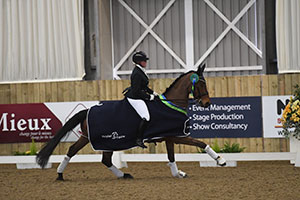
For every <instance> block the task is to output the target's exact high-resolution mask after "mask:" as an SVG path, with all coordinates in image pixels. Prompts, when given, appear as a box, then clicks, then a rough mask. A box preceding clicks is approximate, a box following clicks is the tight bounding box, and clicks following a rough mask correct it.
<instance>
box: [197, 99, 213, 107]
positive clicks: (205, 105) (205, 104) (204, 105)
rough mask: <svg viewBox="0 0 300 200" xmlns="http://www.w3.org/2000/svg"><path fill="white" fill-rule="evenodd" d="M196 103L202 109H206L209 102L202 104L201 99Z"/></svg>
mask: <svg viewBox="0 0 300 200" xmlns="http://www.w3.org/2000/svg"><path fill="white" fill-rule="evenodd" d="M197 103H198V104H199V105H200V106H201V107H204V108H207V107H209V106H210V104H211V103H210V101H207V102H206V103H203V101H202V100H201V99H199V100H198V101H197Z"/></svg>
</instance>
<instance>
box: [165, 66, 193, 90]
mask: <svg viewBox="0 0 300 200" xmlns="http://www.w3.org/2000/svg"><path fill="white" fill-rule="evenodd" d="M191 72H195V71H193V70H191V71H188V72H186V73H184V74H181V75H180V76H179V77H178V78H176V80H175V81H174V82H173V83H172V84H171V85H170V86H169V87H168V88H167V89H166V91H165V92H164V93H163V95H165V94H166V93H167V92H168V91H170V90H171V88H172V87H173V86H174V85H175V84H176V83H177V82H178V81H179V80H180V79H181V78H182V77H184V76H185V75H187V74H189V73H191Z"/></svg>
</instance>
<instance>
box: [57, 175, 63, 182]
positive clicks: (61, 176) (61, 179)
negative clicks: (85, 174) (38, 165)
mask: <svg viewBox="0 0 300 200" xmlns="http://www.w3.org/2000/svg"><path fill="white" fill-rule="evenodd" d="M57 175H58V176H57V178H56V180H57V181H64V177H63V174H62V173H57Z"/></svg>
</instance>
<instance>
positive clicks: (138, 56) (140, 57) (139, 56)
mask: <svg viewBox="0 0 300 200" xmlns="http://www.w3.org/2000/svg"><path fill="white" fill-rule="evenodd" d="M147 60H149V58H148V57H147V55H146V54H145V53H144V52H143V51H138V52H135V53H134V54H133V56H132V61H133V62H134V63H135V64H139V63H140V62H142V61H147Z"/></svg>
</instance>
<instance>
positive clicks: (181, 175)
mask: <svg viewBox="0 0 300 200" xmlns="http://www.w3.org/2000/svg"><path fill="white" fill-rule="evenodd" d="M166 147H167V152H168V159H169V163H168V166H169V167H170V169H171V173H172V176H174V177H176V178H185V177H187V174H186V173H185V172H183V171H181V170H178V168H177V164H176V162H175V155H174V142H173V141H171V140H166Z"/></svg>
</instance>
